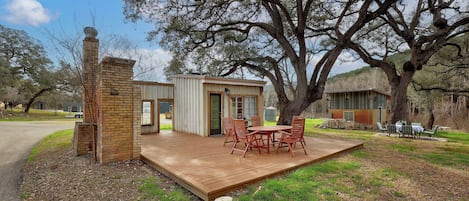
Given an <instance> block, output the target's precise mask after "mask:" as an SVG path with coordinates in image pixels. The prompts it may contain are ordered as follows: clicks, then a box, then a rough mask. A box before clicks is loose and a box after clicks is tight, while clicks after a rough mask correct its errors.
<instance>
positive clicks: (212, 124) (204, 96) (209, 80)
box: [172, 75, 266, 136]
mask: <svg viewBox="0 0 469 201" xmlns="http://www.w3.org/2000/svg"><path fill="white" fill-rule="evenodd" d="M172 83H173V85H174V105H173V115H174V116H173V118H174V120H173V122H174V124H173V130H174V131H179V132H185V133H192V134H196V135H200V136H209V135H220V134H222V132H223V125H222V117H232V118H235V119H246V120H249V119H250V118H251V116H262V115H263V114H264V97H263V87H264V85H265V84H266V82H265V81H255V80H242V79H231V78H220V77H208V76H203V75H176V76H173V77H172Z"/></svg>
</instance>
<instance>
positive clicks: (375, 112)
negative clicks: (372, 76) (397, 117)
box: [325, 88, 391, 127]
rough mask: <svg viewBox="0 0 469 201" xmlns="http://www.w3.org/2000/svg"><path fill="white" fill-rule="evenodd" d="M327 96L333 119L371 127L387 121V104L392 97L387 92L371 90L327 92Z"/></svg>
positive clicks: (330, 114)
mask: <svg viewBox="0 0 469 201" xmlns="http://www.w3.org/2000/svg"><path fill="white" fill-rule="evenodd" d="M325 94H326V97H327V101H328V108H329V116H330V118H332V119H344V120H345V121H347V122H354V123H358V124H362V125H364V126H371V127H374V126H376V122H384V121H386V118H387V117H386V113H387V112H386V111H387V109H386V108H387V103H388V100H389V99H390V97H391V96H390V95H389V94H388V93H386V92H383V91H380V90H377V89H374V88H369V89H361V90H346V91H327V92H325Z"/></svg>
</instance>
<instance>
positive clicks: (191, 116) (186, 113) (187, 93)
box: [172, 78, 206, 136]
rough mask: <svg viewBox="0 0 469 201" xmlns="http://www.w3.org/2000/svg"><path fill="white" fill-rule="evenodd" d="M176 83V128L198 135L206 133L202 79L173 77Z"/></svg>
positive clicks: (174, 111)
mask: <svg viewBox="0 0 469 201" xmlns="http://www.w3.org/2000/svg"><path fill="white" fill-rule="evenodd" d="M172 81H173V83H174V106H173V114H174V128H173V129H174V130H175V131H179V132H185V133H193V134H197V135H201V136H203V135H206V134H204V123H205V119H204V118H203V115H204V114H205V113H206V112H205V111H204V110H203V109H204V107H205V106H204V104H203V89H202V84H201V81H200V80H197V79H187V78H173V80H172Z"/></svg>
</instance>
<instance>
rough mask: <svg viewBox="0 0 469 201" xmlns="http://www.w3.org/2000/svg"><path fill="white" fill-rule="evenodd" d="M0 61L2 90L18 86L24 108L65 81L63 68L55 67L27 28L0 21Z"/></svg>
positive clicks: (26, 108) (0, 88)
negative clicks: (22, 29)
mask: <svg viewBox="0 0 469 201" xmlns="http://www.w3.org/2000/svg"><path fill="white" fill-rule="evenodd" d="M0 62H1V64H0V75H1V77H2V78H1V79H2V81H1V84H2V85H0V92H1V91H2V89H4V88H5V87H10V88H16V90H17V91H18V94H19V95H20V96H21V97H22V100H18V102H22V103H25V110H24V112H28V111H29V108H30V107H31V106H32V104H33V103H34V101H35V100H36V98H37V97H40V96H41V95H43V94H44V93H46V92H50V91H53V90H55V89H57V87H60V86H63V85H64V80H63V79H62V78H63V77H62V76H61V73H62V72H61V71H59V70H56V69H54V68H53V66H52V62H51V61H50V60H49V58H48V57H47V54H46V52H45V50H44V48H43V46H42V45H41V43H40V42H39V41H37V40H35V39H33V38H31V37H30V36H29V35H28V34H27V33H26V32H24V31H21V30H16V29H10V28H7V27H4V26H2V25H0ZM0 95H1V93H0ZM4 97H6V96H2V97H0V98H4ZM2 101H5V102H11V100H5V99H3V100H2Z"/></svg>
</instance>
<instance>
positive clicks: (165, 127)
mask: <svg viewBox="0 0 469 201" xmlns="http://www.w3.org/2000/svg"><path fill="white" fill-rule="evenodd" d="M172 129H173V125H172V124H161V125H160V130H162V131H164V130H172Z"/></svg>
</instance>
